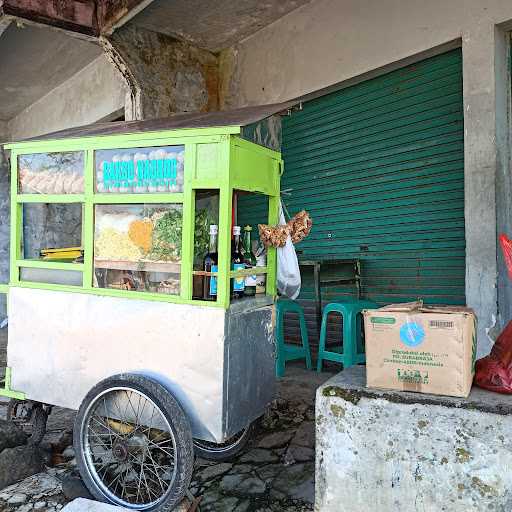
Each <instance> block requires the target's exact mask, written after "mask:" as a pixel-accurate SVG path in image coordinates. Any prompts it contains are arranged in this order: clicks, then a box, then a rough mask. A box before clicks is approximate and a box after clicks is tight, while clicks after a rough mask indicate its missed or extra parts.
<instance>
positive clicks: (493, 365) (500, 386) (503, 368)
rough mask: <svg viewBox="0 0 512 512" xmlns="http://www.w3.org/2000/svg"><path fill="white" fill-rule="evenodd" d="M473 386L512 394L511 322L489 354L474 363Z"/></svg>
mask: <svg viewBox="0 0 512 512" xmlns="http://www.w3.org/2000/svg"><path fill="white" fill-rule="evenodd" d="M475 384H476V385H477V386H478V387H480V388H484V389H489V390H490V391H496V393H506V394H512V321H510V322H509V323H508V324H507V326H506V327H505V329H504V330H503V332H502V333H501V334H500V335H499V336H498V339H497V340H496V343H495V344H494V346H493V347H492V350H491V353H490V354H489V355H488V356H486V357H484V358H482V359H479V360H478V361H477V362H476V371H475Z"/></svg>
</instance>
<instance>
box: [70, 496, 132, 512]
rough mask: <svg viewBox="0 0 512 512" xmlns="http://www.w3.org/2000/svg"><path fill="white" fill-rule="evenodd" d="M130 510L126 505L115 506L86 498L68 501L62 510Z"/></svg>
mask: <svg viewBox="0 0 512 512" xmlns="http://www.w3.org/2000/svg"><path fill="white" fill-rule="evenodd" d="M123 510H129V509H127V508H124V507H115V506H114V505H108V504H106V503H100V502H99V501H92V500H86V499H85V498H77V499H76V500H73V501H72V502H71V503H68V504H67V505H66V506H65V507H64V508H63V509H62V512H122V511H123Z"/></svg>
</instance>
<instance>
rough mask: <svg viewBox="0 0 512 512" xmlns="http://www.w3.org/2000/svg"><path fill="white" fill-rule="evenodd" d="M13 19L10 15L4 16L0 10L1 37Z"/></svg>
mask: <svg viewBox="0 0 512 512" xmlns="http://www.w3.org/2000/svg"><path fill="white" fill-rule="evenodd" d="M11 21H12V19H11V18H9V16H4V15H3V14H2V13H1V12H0V37H1V36H2V34H3V33H4V32H5V30H6V29H7V27H8V26H9V25H10V24H11Z"/></svg>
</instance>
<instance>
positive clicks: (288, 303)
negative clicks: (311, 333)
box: [276, 299, 312, 377]
mask: <svg viewBox="0 0 512 512" xmlns="http://www.w3.org/2000/svg"><path fill="white" fill-rule="evenodd" d="M286 313H296V314H297V315H298V316H299V325H300V335H301V339H302V346H301V345H292V344H290V343H285V339H284V317H285V315H286ZM276 347H277V354H276V375H277V377H282V376H283V375H284V372H285V366H286V361H294V360H296V359H305V360H306V368H307V369H308V370H311V367H312V364H311V352H310V350H309V339H308V331H307V328H306V318H305V316H304V310H303V309H302V307H301V306H300V304H299V303H297V302H295V301H293V300H288V299H279V300H278V301H277V303H276Z"/></svg>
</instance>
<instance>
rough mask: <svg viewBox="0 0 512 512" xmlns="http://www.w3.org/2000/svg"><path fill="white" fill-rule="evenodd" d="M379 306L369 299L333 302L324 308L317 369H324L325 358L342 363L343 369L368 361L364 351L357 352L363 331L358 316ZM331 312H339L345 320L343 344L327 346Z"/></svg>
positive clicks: (319, 370)
mask: <svg viewBox="0 0 512 512" xmlns="http://www.w3.org/2000/svg"><path fill="white" fill-rule="evenodd" d="M378 307H379V306H378V305H377V304H375V302H372V301H369V300H347V301H346V302H345V301H344V302H331V303H329V304H327V305H326V306H325V308H324V311H323V314H322V326H321V329H320V341H319V347H318V362H317V371H318V372H321V371H322V363H323V360H327V361H334V362H337V363H341V364H342V365H343V369H345V368H349V367H350V366H354V365H356V364H359V363H364V362H365V361H366V356H365V354H364V352H362V353H358V352H357V341H358V339H360V338H361V332H360V329H359V324H358V321H357V316H358V315H359V314H360V313H361V312H362V311H363V310H364V309H377V308H378ZM329 313H339V314H340V315H341V317H342V320H343V342H342V343H343V344H340V345H339V346H337V347H332V348H329V350H327V349H326V348H325V345H326V342H327V320H328V316H329Z"/></svg>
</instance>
